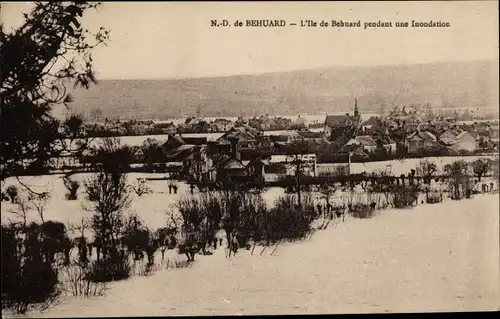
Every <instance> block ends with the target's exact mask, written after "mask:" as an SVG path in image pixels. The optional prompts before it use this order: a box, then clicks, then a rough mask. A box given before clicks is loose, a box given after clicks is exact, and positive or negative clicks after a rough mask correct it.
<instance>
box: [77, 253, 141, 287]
mask: <svg viewBox="0 0 500 319" xmlns="http://www.w3.org/2000/svg"><path fill="white" fill-rule="evenodd" d="M131 271H132V269H131V266H130V261H129V258H128V255H127V254H124V255H120V254H114V255H113V256H109V257H106V258H103V259H100V260H96V261H94V262H92V263H91V264H90V267H89V271H88V272H87V275H86V277H85V279H86V280H90V281H93V282H109V281H118V280H123V279H127V278H129V277H130V274H131Z"/></svg>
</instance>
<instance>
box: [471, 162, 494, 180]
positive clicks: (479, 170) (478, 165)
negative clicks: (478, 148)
mask: <svg viewBox="0 0 500 319" xmlns="http://www.w3.org/2000/svg"><path fill="white" fill-rule="evenodd" d="M492 165H493V161H492V160H491V159H489V158H484V159H481V158H479V159H477V160H475V161H474V162H472V169H473V171H474V175H476V176H477V179H478V180H479V182H481V177H483V176H484V175H486V174H488V173H489V171H490V170H491V167H492Z"/></svg>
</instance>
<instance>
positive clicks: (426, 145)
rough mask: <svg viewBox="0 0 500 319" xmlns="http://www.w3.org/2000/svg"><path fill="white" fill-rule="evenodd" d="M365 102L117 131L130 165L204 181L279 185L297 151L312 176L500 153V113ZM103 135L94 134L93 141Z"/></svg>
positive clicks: (69, 165) (79, 164) (74, 162)
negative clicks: (377, 110) (380, 109)
mask: <svg viewBox="0 0 500 319" xmlns="http://www.w3.org/2000/svg"><path fill="white" fill-rule="evenodd" d="M360 107H361V106H360V105H358V101H357V99H354V101H353V111H352V112H350V113H347V114H345V115H326V116H325V121H324V123H318V121H316V122H315V123H312V124H310V125H309V123H306V121H305V120H304V118H301V117H300V116H298V117H297V119H296V120H293V121H292V120H291V119H285V118H280V117H277V118H273V117H270V116H267V115H266V116H260V117H258V118H256V117H254V118H250V119H243V118H238V119H237V120H236V121H235V122H232V121H230V120H226V119H216V120H214V121H212V122H210V123H208V122H207V121H205V120H203V119H197V118H188V119H186V121H185V122H184V123H182V124H180V125H179V126H178V127H176V126H175V125H174V124H173V123H172V122H168V123H166V124H165V123H159V124H158V123H156V124H154V123H152V124H151V125H152V127H153V132H155V133H159V134H158V135H153V136H145V138H143V139H142V140H141V139H135V140H134V141H132V142H127V141H126V138H127V137H123V136H122V137H118V138H119V139H122V143H121V144H122V145H123V146H126V147H128V151H129V155H130V156H129V158H128V160H129V161H130V164H131V165H130V166H131V170H132V171H137V172H150V173H166V174H167V175H168V176H170V177H175V178H177V179H181V180H185V181H188V182H189V183H191V184H197V185H204V186H207V185H214V184H216V183H220V182H222V181H226V180H228V179H232V180H238V181H240V182H241V181H248V182H252V183H256V184H259V185H261V184H273V183H275V182H278V181H279V180H280V179H284V178H286V177H287V176H291V175H293V167H292V166H293V165H292V164H291V162H293V160H294V159H293V156H294V155H300V158H301V160H303V161H304V163H308V164H307V165H309V168H308V170H307V172H305V174H306V175H309V176H336V175H339V174H341V175H349V174H350V173H352V170H351V164H352V163H359V162H361V163H366V162H377V161H389V160H397V159H407V158H422V157H441V156H467V155H491V154H495V153H497V152H498V145H499V127H498V120H483V121H480V120H476V121H458V120H457V117H456V116H455V117H453V116H450V117H446V118H445V117H443V116H434V117H433V118H431V115H432V114H429V112H419V111H418V110H417V109H414V108H410V107H408V108H405V107H404V106H402V107H401V108H395V109H393V110H392V111H391V112H389V113H388V114H386V115H383V116H370V117H369V118H368V119H366V120H364V121H363V120H362V116H361V111H360ZM467 112H468V111H467V110H466V113H467ZM455 114H456V112H455ZM465 115H466V114H464V116H462V118H469V117H470V115H469V116H465ZM87 127H88V125H87ZM115 127H116V126H115ZM212 128H213V130H212ZM109 132H114V131H113V130H110V131H109ZM207 132H208V133H207ZM215 132H219V133H215ZM101 133H102V131H101ZM89 135H90V134H89ZM110 135H111V136H112V135H113V134H112V133H111V134H110ZM137 137H139V136H137ZM100 139H101V138H98V137H96V138H94V140H95V141H94V145H98V143H96V141H98V140H100ZM95 158H96V157H95V150H94V151H92V149H88V150H86V151H85V152H83V153H82V154H81V155H80V157H79V158H78V157H75V155H74V154H73V155H71V156H64V155H62V156H60V157H57V158H54V159H53V161H52V163H53V167H54V170H55V171H58V170H62V171H65V170H68V169H73V170H74V169H83V170H84V171H85V170H87V169H90V168H91V163H92V162H95ZM124 160H125V159H124Z"/></svg>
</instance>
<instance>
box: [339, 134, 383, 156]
mask: <svg viewBox="0 0 500 319" xmlns="http://www.w3.org/2000/svg"><path fill="white" fill-rule="evenodd" d="M350 145H360V146H361V147H362V149H363V151H365V152H367V153H371V152H374V151H375V150H376V149H377V142H375V140H374V139H373V138H372V137H371V136H369V135H360V136H356V137H354V138H352V139H350V140H349V141H348V142H347V143H346V144H345V145H344V146H343V147H342V148H341V149H340V151H341V152H344V150H347V149H351V148H350ZM347 152H348V151H347ZM347 152H345V153H347Z"/></svg>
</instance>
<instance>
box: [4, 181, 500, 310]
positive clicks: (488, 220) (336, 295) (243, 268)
mask: <svg viewBox="0 0 500 319" xmlns="http://www.w3.org/2000/svg"><path fill="white" fill-rule="evenodd" d="M151 175H152V174H151ZM138 176H141V177H145V174H141V175H138V174H130V176H129V178H131V179H133V178H136V177H138ZM155 176H158V175H155ZM75 177H76V178H78V179H80V180H84V179H85V178H86V176H85V175H83V174H78V175H76V176H75ZM23 181H24V182H25V183H28V184H29V185H30V186H33V187H35V188H36V189H38V190H42V189H51V190H52V194H53V196H52V199H51V201H50V202H49V204H48V207H47V209H46V219H55V220H60V221H62V222H65V223H69V224H71V223H78V222H79V221H80V220H81V218H82V216H87V217H89V216H90V215H91V213H90V212H88V211H86V210H85V209H84V208H83V207H84V203H83V196H82V195H83V194H81V195H80V199H79V200H77V201H67V200H64V187H63V184H62V180H61V179H60V178H59V177H58V176H49V177H48V176H41V177H29V178H24V180H23ZM8 183H13V181H12V180H10V181H8ZM148 185H149V186H150V187H151V188H152V189H153V191H154V194H149V195H143V196H141V197H138V198H136V199H135V200H134V201H133V203H132V207H131V208H130V211H135V212H137V213H138V214H139V216H141V218H143V219H144V220H145V222H146V224H147V225H148V226H149V227H152V228H157V227H161V226H163V225H164V223H165V216H166V215H165V212H166V211H167V210H168V209H170V208H169V207H170V206H171V205H173V204H174V203H175V201H176V200H177V199H179V198H181V197H182V196H183V195H184V194H187V193H188V192H189V190H188V188H187V187H186V185H184V184H179V193H178V194H168V186H167V183H166V182H165V181H153V182H148ZM282 192H283V191H282V190H280V189H271V190H269V191H267V192H266V193H264V195H263V196H264V198H265V199H266V201H268V202H270V201H272V200H273V199H274V198H276V196H278V195H279V194H280V193H282ZM342 197H343V194H338V197H337V198H339V199H341V198H342ZM478 207H480V208H481V209H478ZM12 208H13V206H12V205H11V204H6V203H3V204H2V211H1V212H2V214H1V215H2V222H6V221H7V220H8V219H9V218H12V214H9V210H10V209H12ZM498 211H499V204H498V194H493V195H476V196H475V197H474V198H473V199H467V200H462V201H457V202H456V201H451V200H445V202H443V203H441V204H436V205H418V206H416V207H414V208H413V209H408V210H386V211H380V212H379V213H377V215H376V216H375V217H373V218H371V219H368V220H358V219H353V218H349V217H348V218H346V220H345V222H342V221H340V220H337V221H335V223H334V224H333V225H330V227H329V228H328V229H326V230H323V231H319V232H317V233H316V234H315V235H314V236H313V237H312V239H310V240H307V241H304V242H302V243H294V244H282V245H280V246H279V247H278V248H277V250H276V252H275V253H274V254H273V255H272V256H271V255H270V254H269V252H270V250H272V249H268V251H267V252H264V253H263V254H262V256H261V255H260V249H261V248H257V250H256V253H255V254H254V255H251V254H250V252H249V251H245V250H243V251H241V253H238V255H237V256H236V257H234V258H231V259H228V258H226V257H225V253H224V249H223V248H219V249H217V250H216V251H215V252H214V255H212V256H197V258H196V262H195V263H194V264H193V265H192V267H189V268H185V269H168V270H167V269H160V270H159V271H158V272H156V273H155V274H153V275H152V276H151V277H133V278H131V279H129V280H126V281H123V282H115V283H111V284H109V290H108V291H107V293H106V294H105V296H102V297H92V298H89V299H78V298H75V297H64V298H63V299H62V301H61V302H60V303H59V304H58V305H55V306H53V307H51V308H50V309H48V310H47V311H46V312H42V313H38V312H37V313H32V314H31V315H32V316H36V317H40V316H42V317H66V316H131V315H136V316H143V315H151V316H153V315H215V314H221V315H222V314H288V313H289V314H302V313H350V312H355V313H366V312H413V311H418V312H427V311H433V312H439V311H471V310H492V309H495V307H496V305H497V303H498V302H497V301H498V294H499V293H500V291H499V290H498V286H499V285H498V283H499V277H498V275H499V274H498V269H499V254H498V252H499V243H498V232H499V228H498V224H499V214H498ZM31 217H32V219H34V220H36V219H37V216H31ZM168 257H169V258H172V259H176V258H179V259H182V258H184V256H178V257H177V256H176V252H175V251H170V252H169V256H168ZM156 260H157V261H159V260H160V257H157V258H156ZM159 267H160V268H161V266H159ZM163 268H165V267H163Z"/></svg>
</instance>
